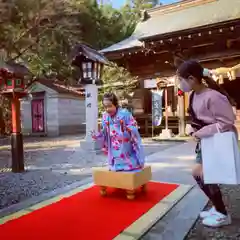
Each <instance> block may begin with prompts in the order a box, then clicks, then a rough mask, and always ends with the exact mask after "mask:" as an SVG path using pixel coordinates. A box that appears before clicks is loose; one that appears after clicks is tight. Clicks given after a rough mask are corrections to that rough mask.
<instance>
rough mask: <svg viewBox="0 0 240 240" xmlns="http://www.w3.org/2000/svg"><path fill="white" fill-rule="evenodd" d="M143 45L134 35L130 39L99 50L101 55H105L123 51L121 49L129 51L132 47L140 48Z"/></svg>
mask: <svg viewBox="0 0 240 240" xmlns="http://www.w3.org/2000/svg"><path fill="white" fill-rule="evenodd" d="M142 46H143V43H142V42H141V41H139V40H138V38H137V37H136V35H134V34H133V35H132V36H131V37H129V38H127V39H124V40H123V41H121V42H119V43H116V44H113V45H112V46H110V47H107V48H105V49H103V50H101V51H100V52H101V53H105V52H115V51H118V50H123V49H129V48H133V47H142Z"/></svg>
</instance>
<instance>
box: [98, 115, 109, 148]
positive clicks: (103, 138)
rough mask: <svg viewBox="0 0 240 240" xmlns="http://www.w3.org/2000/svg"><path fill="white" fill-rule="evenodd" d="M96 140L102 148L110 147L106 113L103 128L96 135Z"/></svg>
mask: <svg viewBox="0 0 240 240" xmlns="http://www.w3.org/2000/svg"><path fill="white" fill-rule="evenodd" d="M96 141H97V143H98V145H99V146H100V147H101V148H105V149H106V151H107V149H108V142H107V124H106V118H105V115H104V114H103V117H102V121H101V129H100V131H99V132H98V134H97V136H96Z"/></svg>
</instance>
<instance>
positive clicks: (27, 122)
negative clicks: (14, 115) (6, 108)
mask: <svg viewBox="0 0 240 240" xmlns="http://www.w3.org/2000/svg"><path fill="white" fill-rule="evenodd" d="M21 123H22V133H23V134H24V135H29V134H31V133H32V107H31V101H29V100H28V99H27V98H24V99H22V100H21Z"/></svg>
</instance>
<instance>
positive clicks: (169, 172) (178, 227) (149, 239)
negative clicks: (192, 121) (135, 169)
mask: <svg viewBox="0 0 240 240" xmlns="http://www.w3.org/2000/svg"><path fill="white" fill-rule="evenodd" d="M194 149H195V143H194V142H187V143H182V144H179V145H177V146H175V147H172V148H168V149H166V150H164V151H161V152H157V153H154V154H152V155H150V156H149V157H148V159H147V163H148V164H150V165H151V166H152V171H153V180H156V181H161V182H174V183H179V184H187V185H195V181H194V180H193V179H192V176H191V169H192V166H193V164H194V158H195V155H194ZM206 204H207V199H206V197H205V196H204V195H203V194H202V192H201V191H200V190H199V189H198V187H197V186H195V187H194V188H193V189H192V190H191V191H190V192H189V193H188V194H187V195H186V196H185V197H184V198H183V199H182V200H181V201H179V202H178V203H177V204H176V206H175V207H174V208H172V209H171V210H170V211H169V212H168V213H167V214H166V215H165V216H164V217H163V218H162V219H161V220H160V221H159V222H158V223H157V224H155V226H154V227H153V228H152V229H151V230H150V231H149V232H148V233H147V234H146V235H145V236H144V237H143V238H142V239H143V240H182V239H184V238H185V237H186V235H187V234H188V232H189V230H190V229H191V228H192V226H193V225H194V223H195V221H196V220H197V218H198V215H199V212H200V211H201V210H202V209H203V208H204V207H205V205H206Z"/></svg>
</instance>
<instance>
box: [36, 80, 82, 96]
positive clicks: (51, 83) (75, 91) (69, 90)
mask: <svg viewBox="0 0 240 240" xmlns="http://www.w3.org/2000/svg"><path fill="white" fill-rule="evenodd" d="M35 81H36V82H39V83H41V84H43V85H44V86H46V87H48V88H50V89H53V90H54V91H56V92H57V93H60V94H69V95H73V96H76V97H81V98H83V97H84V95H85V91H84V89H83V88H82V89H79V88H74V87H70V86H66V85H64V84H62V83H61V82H59V81H56V80H50V79H45V78H40V79H36V80H35Z"/></svg>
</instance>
